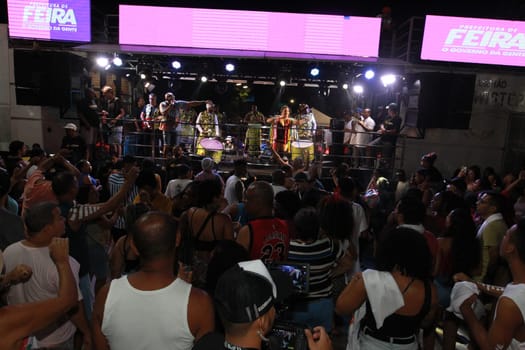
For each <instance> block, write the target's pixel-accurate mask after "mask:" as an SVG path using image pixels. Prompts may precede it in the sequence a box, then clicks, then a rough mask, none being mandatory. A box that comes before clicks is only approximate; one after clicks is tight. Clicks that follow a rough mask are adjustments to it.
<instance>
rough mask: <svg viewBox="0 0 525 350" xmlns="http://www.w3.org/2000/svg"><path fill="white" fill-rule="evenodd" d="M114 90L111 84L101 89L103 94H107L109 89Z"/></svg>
mask: <svg viewBox="0 0 525 350" xmlns="http://www.w3.org/2000/svg"><path fill="white" fill-rule="evenodd" d="M110 90H111V91H113V88H112V87H111V86H109V85H106V86H104V87H103V88H102V89H101V90H100V91H102V93H103V94H105V93H106V92H108V91H110Z"/></svg>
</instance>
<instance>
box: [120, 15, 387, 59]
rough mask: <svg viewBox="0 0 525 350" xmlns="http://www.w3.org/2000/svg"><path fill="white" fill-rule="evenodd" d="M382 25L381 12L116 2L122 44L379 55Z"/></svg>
mask: <svg viewBox="0 0 525 350" xmlns="http://www.w3.org/2000/svg"><path fill="white" fill-rule="evenodd" d="M139 24H140V25H139ZM380 30H381V19H380V18H368V17H354V16H336V15H316V14H300V13H282V12H262V11H243V10H212V9H197V8H179V7H152V6H129V5H120V7H119V43H120V44H121V45H146V46H163V47H182V48H200V49H224V50H245V51H262V52H281V53H295V54H297V53H299V54H322V55H344V56H362V57H377V56H378V51H379V34H380ZM294 57H295V56H294Z"/></svg>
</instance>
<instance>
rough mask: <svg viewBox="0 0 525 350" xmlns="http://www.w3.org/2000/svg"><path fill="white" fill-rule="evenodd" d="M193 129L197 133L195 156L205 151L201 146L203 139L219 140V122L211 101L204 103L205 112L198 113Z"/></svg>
mask: <svg viewBox="0 0 525 350" xmlns="http://www.w3.org/2000/svg"><path fill="white" fill-rule="evenodd" d="M195 127H196V128H197V130H198V131H199V137H198V138H197V154H202V155H204V153H205V150H204V148H203V147H202V146H201V141H202V140H203V139H204V138H219V137H220V131H219V120H218V118H217V114H216V113H215V105H214V104H213V102H212V101H211V100H208V101H206V110H205V111H202V112H200V113H199V115H198V116H197V120H196V121H195Z"/></svg>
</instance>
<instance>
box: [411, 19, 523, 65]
mask: <svg viewBox="0 0 525 350" xmlns="http://www.w3.org/2000/svg"><path fill="white" fill-rule="evenodd" d="M421 59H424V60H435V61H452V62H466V63H483V64H499V65H507V66H525V22H521V21H505V20H495V19H482V18H463V17H444V16H426V21H425V31H424V33H423V46H422V48H421Z"/></svg>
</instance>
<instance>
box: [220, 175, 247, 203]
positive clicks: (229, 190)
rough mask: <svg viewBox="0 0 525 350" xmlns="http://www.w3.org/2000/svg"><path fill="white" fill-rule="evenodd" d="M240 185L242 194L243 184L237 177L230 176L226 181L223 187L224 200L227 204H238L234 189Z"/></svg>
mask: <svg viewBox="0 0 525 350" xmlns="http://www.w3.org/2000/svg"><path fill="white" fill-rule="evenodd" d="M239 182H240V183H241V184H242V188H243V193H244V184H243V183H242V180H241V178H240V177H238V176H237V175H231V176H230V177H229V178H228V179H227V180H226V185H225V187H224V198H226V200H227V201H228V204H235V203H239V199H238V198H237V193H236V192H235V188H236V187H237V184H238V183H239Z"/></svg>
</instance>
